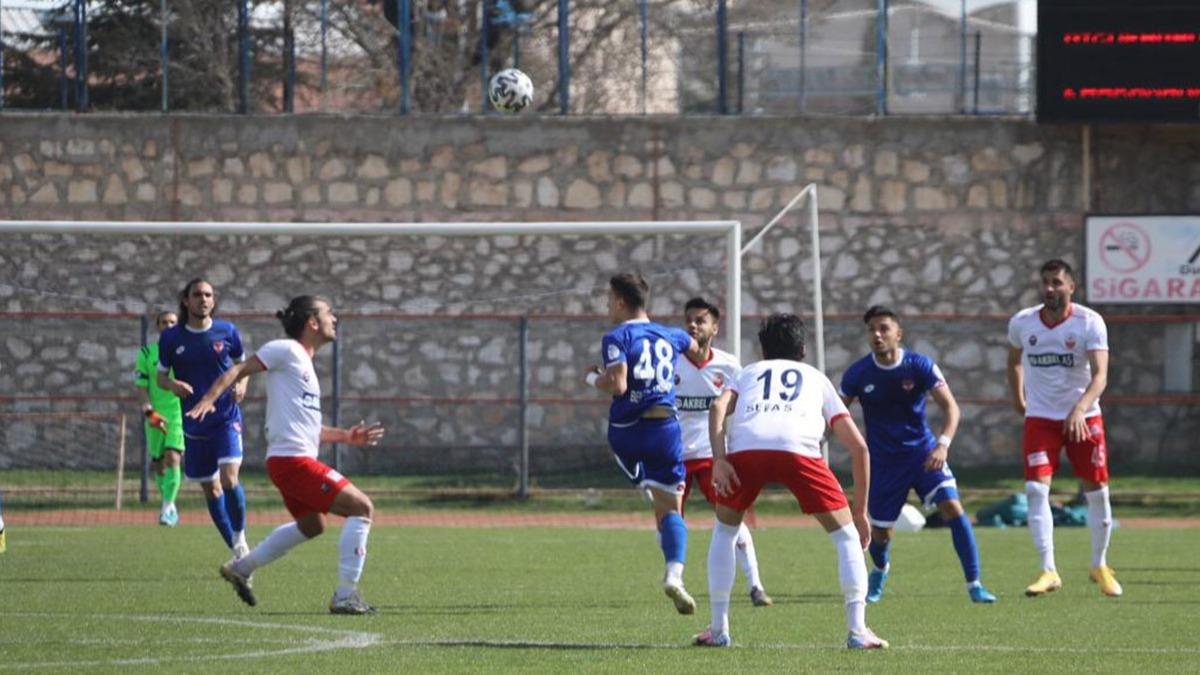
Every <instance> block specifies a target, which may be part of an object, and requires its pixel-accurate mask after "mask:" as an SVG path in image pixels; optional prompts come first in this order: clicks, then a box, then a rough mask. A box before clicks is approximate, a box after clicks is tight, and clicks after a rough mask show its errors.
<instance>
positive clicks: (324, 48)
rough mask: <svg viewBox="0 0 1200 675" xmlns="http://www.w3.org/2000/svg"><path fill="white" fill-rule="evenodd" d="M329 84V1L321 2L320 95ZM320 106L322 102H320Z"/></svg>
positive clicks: (322, 0) (323, 0)
mask: <svg viewBox="0 0 1200 675" xmlns="http://www.w3.org/2000/svg"><path fill="white" fill-rule="evenodd" d="M328 84H329V0H321V94H322V96H324V94H325V87H326V86H328ZM321 103H322V106H323V105H324V100H322V101H321Z"/></svg>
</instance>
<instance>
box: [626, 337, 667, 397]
mask: <svg viewBox="0 0 1200 675" xmlns="http://www.w3.org/2000/svg"><path fill="white" fill-rule="evenodd" d="M633 377H634V379H637V380H642V381H644V382H646V383H649V382H651V381H653V382H654V388H655V389H657V390H658V391H669V390H670V388H671V385H672V384H674V381H675V349H674V348H672V347H671V343H670V342H667V341H666V340H664V339H662V338H659V339H657V340H655V341H654V350H653V353H652V352H651V349H650V341H649V340H642V355H641V356H639V357H638V362H637V365H635V366H634V367H633Z"/></svg>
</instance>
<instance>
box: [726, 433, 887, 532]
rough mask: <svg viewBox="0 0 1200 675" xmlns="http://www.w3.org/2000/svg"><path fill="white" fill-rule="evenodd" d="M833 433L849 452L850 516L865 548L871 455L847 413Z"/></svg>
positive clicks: (868, 526) (867, 527)
mask: <svg viewBox="0 0 1200 675" xmlns="http://www.w3.org/2000/svg"><path fill="white" fill-rule="evenodd" d="M833 435H834V437H835V438H837V440H838V443H841V444H842V446H843V447H845V448H846V450H848V451H849V452H850V473H851V475H853V476H854V500H853V501H852V502H851V503H850V516H851V517H852V518H853V519H854V528H855V529H857V530H858V540H859V543H861V544H862V547H863V548H864V549H865V548H866V547H867V546H868V545H869V544H870V543H871V523H870V522H869V521H868V520H867V499H868V498H869V490H870V485H871V465H870V459H871V456H870V453H869V452H868V451H867V442H866V441H865V440H863V437H862V434H861V433H859V431H858V427H857V426H856V425H855V424H854V420H852V419H850V416H849V415H843V416H842V417H839V418H837V419H836V420H834V422H833ZM715 473H716V472H715V467H714V474H715Z"/></svg>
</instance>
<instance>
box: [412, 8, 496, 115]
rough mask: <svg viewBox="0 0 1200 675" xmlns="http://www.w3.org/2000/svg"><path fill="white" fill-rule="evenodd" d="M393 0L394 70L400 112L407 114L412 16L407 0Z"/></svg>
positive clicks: (485, 12) (485, 10)
mask: <svg viewBox="0 0 1200 675" xmlns="http://www.w3.org/2000/svg"><path fill="white" fill-rule="evenodd" d="M395 2H396V72H397V74H398V75H399V77H400V114H401V115H407V114H408V111H409V108H410V104H411V101H410V99H409V93H410V88H409V82H408V75H409V73H411V72H412V68H411V67H410V65H409V60H410V59H411V58H412V46H411V43H412V18H411V17H410V16H409V12H410V5H409V0H395ZM485 5H486V3H485ZM484 16H487V7H486V6H485V7H484ZM485 42H486V37H485Z"/></svg>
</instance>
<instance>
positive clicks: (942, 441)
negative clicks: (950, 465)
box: [937, 434, 954, 449]
mask: <svg viewBox="0 0 1200 675" xmlns="http://www.w3.org/2000/svg"><path fill="white" fill-rule="evenodd" d="M952 440H954V439H953V438H950V437H949V436H947V435H946V434H942V435H941V436H938V439H937V442H938V445H944V446H946V448H947V449H949V448H950V441H952Z"/></svg>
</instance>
